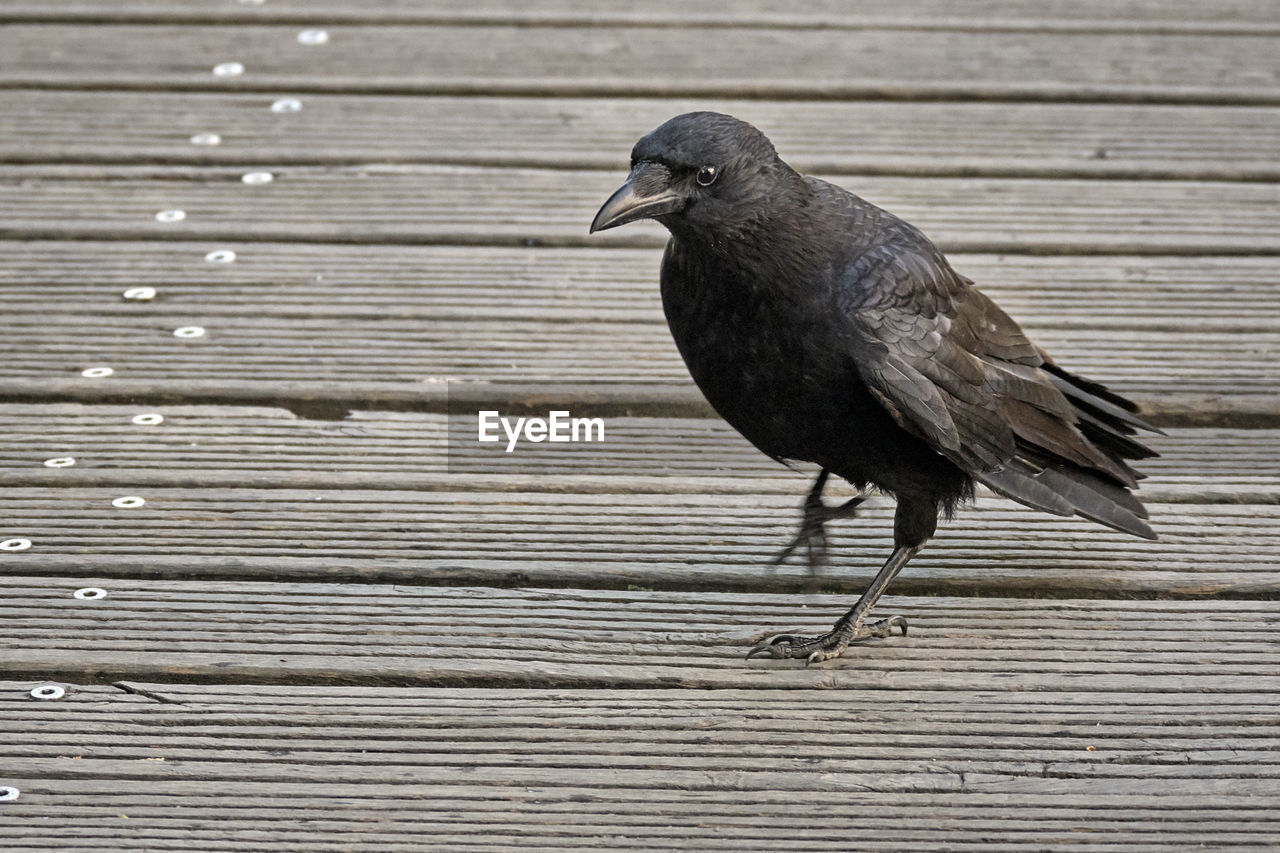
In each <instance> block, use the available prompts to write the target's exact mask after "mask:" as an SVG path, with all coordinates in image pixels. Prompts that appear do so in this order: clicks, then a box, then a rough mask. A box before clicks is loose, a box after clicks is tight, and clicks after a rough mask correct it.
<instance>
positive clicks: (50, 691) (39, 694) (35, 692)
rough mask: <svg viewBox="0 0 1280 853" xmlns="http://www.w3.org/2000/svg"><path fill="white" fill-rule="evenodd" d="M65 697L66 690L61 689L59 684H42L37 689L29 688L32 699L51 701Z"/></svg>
mask: <svg viewBox="0 0 1280 853" xmlns="http://www.w3.org/2000/svg"><path fill="white" fill-rule="evenodd" d="M66 695H67V688H65V687H63V686H62V685H61V684H42V685H40V686H39V687H33V688H31V698H32V699H43V700H46V701H48V700H52V699H61V698H62V697H63V696H66Z"/></svg>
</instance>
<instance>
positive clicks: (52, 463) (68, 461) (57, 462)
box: [44, 456, 76, 468]
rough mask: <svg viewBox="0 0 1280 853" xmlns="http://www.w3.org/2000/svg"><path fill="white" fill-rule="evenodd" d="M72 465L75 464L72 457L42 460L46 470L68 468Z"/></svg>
mask: <svg viewBox="0 0 1280 853" xmlns="http://www.w3.org/2000/svg"><path fill="white" fill-rule="evenodd" d="M74 464H76V459H75V457H74V456H58V457H56V458H54V459H46V460H44V467H46V468H70V467H71V466H72V465H74Z"/></svg>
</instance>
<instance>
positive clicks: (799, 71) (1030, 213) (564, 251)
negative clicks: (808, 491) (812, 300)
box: [0, 0, 1280, 853]
mask: <svg viewBox="0 0 1280 853" xmlns="http://www.w3.org/2000/svg"><path fill="white" fill-rule="evenodd" d="M587 5H588V4H578V3H572V2H568V0H559V2H555V0H545V2H539V3H522V2H516V0H488V2H482V3H475V4H468V5H466V7H465V8H463V6H464V4H457V3H451V2H443V0H434V1H433V2H410V0H383V2H380V3H373V4H362V3H354V2H350V0H310V2H303V0H265V2H261V3H251V2H234V0H211V2H198V3H197V2H186V0H126V2H110V1H109V0H67V2H61V3H56V4H51V3H45V2H28V1H27V0H3V2H0V243H2V246H3V251H4V255H3V261H0V311H2V312H3V316H4V332H3V338H0V354H2V355H3V369H0V484H2V485H3V486H4V490H3V492H2V493H0V542H5V543H10V544H8V545H6V546H4V548H3V550H0V620H2V621H0V679H7V680H0V712H2V713H3V718H4V721H5V723H4V728H5V731H6V733H7V734H6V737H5V738H4V740H3V743H0V839H3V841H2V842H0V847H3V849H4V850H6V851H14V853H37V851H38V852H39V853H49V851H72V853H76V851H86V853H87V851H96V853H102V851H113V850H121V851H123V850H130V851H137V850H158V851H159V850H164V851H188V850H201V851H227V853H231V851H235V852H236V853H239V851H254V853H257V851H263V852H264V853H265V851H297V850H308V851H335V853H336V851H374V850H378V851H387V850H392V851H406V853H414V852H415V851H425V850H468V851H475V853H488V851H498V850H521V851H541V850H546V851H552V850H564V849H582V850H629V851H641V850H658V849H669V850H670V849H674V850H688V849H696V848H705V849H708V850H725V851H750V850H761V851H763V850H768V851H776V850H779V849H806V850H807V849H812V850H849V849H867V850H897V851H920V850H938V851H952V850H974V851H1032V850H1037V851H1038V850H1048V849H1070V850H1081V851H1104V850H1107V851H1128V852H1129V853H1136V851H1148V850H1149V851H1167V850H1186V849H1208V850H1228V849H1230V850H1266V849H1275V848H1276V847H1277V846H1280V817H1277V814H1280V811H1278V809H1280V775H1278V771H1277V768H1278V767H1280V759H1278V758H1277V756H1280V710H1278V708H1277V701H1278V700H1280V645H1278V644H1277V641H1278V640H1280V569H1278V568H1277V561H1278V560H1280V461H1278V460H1280V368H1278V367H1277V359H1278V357H1280V272H1278V270H1280V266H1278V262H1280V257H1278V256H1280V236H1278V235H1280V160H1277V151H1280V9H1277V7H1276V5H1275V3H1274V2H1270V0H1230V2H1225V3H1215V4H1204V3H1198V2H1191V0H1165V2H1156V0H1149V2H1144V1H1143V0H1127V2H1120V3H1114V2H1102V0H1089V2H1081V3H1073V4H1062V3H1057V2H1051V0H975V2H973V3H971V4H965V5H963V6H958V5H957V4H955V3H951V2H944V0H903V2H895V3H881V2H855V3H845V2H836V1H835V0H829V1H828V2H812V3H808V4H803V5H796V4H793V5H792V7H791V8H787V7H785V6H779V4H777V3H773V2H765V0H750V2H744V3H735V4H732V7H731V10H730V7H726V6H725V4H723V3H712V2H710V0H680V2H676V0H662V2H656V3H648V4H635V3H622V2H609V3H599V4H590V5H591V8H583V7H584V6H587ZM317 29H322V30H323V31H324V32H325V34H326V35H327V40H325V39H323V38H317V37H311V38H304V39H303V40H302V41H303V42H305V41H310V42H313V43H311V44H304V43H302V42H300V41H299V38H298V36H299V35H300V33H301V32H302V31H304V30H317ZM226 63H240V64H241V65H242V71H241V72H240V73H237V74H215V73H214V70H213V69H214V68H215V67H216V66H219V65H224V64H226ZM289 99H293V100H295V101H296V102H297V103H296V105H292V106H297V107H299V108H297V109H294V108H291V105H288V104H286V105H285V106H282V107H276V109H274V110H273V105H275V104H278V103H279V102H281V101H288V100H289ZM695 108H702V109H719V110H724V111H728V112H732V113H734V114H737V115H740V116H742V117H744V118H748V119H750V120H752V121H753V122H755V123H756V124H758V125H760V126H761V127H762V128H764V129H765V130H766V132H768V133H769V134H770V136H771V137H772V138H773V139H774V141H775V142H776V143H777V144H778V147H779V148H780V149H781V151H782V153H783V154H784V156H786V157H788V159H790V160H791V161H792V162H793V163H795V164H796V165H798V166H800V167H802V168H804V169H805V170H807V171H812V172H815V173H818V174H822V175H824V176H827V177H829V178H831V179H832V180H835V181H837V182H839V183H841V184H843V185H846V186H848V187H850V188H852V189H854V190H855V191H857V192H859V193H860V194H862V195H864V196H866V197H868V198H870V199H872V200H874V201H876V202H879V203H882V204H884V205H886V206H889V207H891V208H892V209H894V210H895V211H897V212H899V213H901V214H903V215H905V216H907V217H908V218H909V219H911V220H912V221H914V222H916V223H917V224H918V225H920V226H922V227H923V228H924V229H925V230H926V231H927V232H929V233H930V234H931V235H933V236H934V237H935V238H936V239H937V240H938V241H939V242H940V243H941V244H942V245H943V246H944V247H945V248H946V249H947V250H948V252H949V253H950V255H951V257H952V259H953V262H954V264H955V265H956V266H957V267H958V268H959V269H961V270H962V271H963V272H965V273H966V274H968V275H969V276H970V277H972V278H974V279H975V280H977V281H978V282H979V283H980V284H981V285H982V286H983V288H984V289H985V290H986V291H988V292H989V293H991V294H992V295H993V296H995V297H996V298H997V299H998V300H999V301H1000V302H1001V304H1002V305H1004V306H1005V307H1006V308H1007V309H1008V310H1009V311H1010V312H1011V313H1012V314H1014V315H1015V316H1016V317H1017V318H1018V319H1019V320H1020V321H1022V322H1023V324H1024V325H1025V327H1026V328H1027V329H1028V330H1029V331H1030V332H1031V333H1032V334H1033V336H1034V337H1035V338H1036V340H1037V341H1039V342H1041V343H1042V344H1044V345H1045V346H1046V347H1047V348H1048V349H1050V350H1051V351H1052V352H1053V353H1054V354H1055V357H1057V358H1058V359H1059V360H1060V361H1061V362H1062V363H1064V364H1065V365H1067V366H1068V367H1069V368H1071V369H1074V370H1078V371H1079V372H1081V373H1084V374H1086V375H1089V376H1091V377H1093V378H1096V379H1099V380H1103V381H1106V382H1107V383H1109V384H1111V385H1113V386H1114V387H1116V388H1117V389H1118V390H1120V391H1122V392H1124V393H1126V394H1129V395H1131V396H1133V397H1134V398H1135V399H1137V400H1138V401H1140V402H1141V403H1142V404H1143V406H1144V407H1145V408H1146V409H1147V410H1148V411H1149V412H1151V413H1152V416H1153V417H1154V418H1155V419H1156V420H1157V421H1158V422H1159V423H1160V424H1161V425H1162V426H1164V427H1165V428H1166V429H1167V431H1168V435H1167V436H1162V437H1158V438H1156V439H1155V440H1153V442H1152V444H1153V446H1155V447H1157V449H1159V450H1160V452H1161V453H1162V454H1163V455H1162V457H1161V458H1160V459H1157V460H1152V461H1151V462H1150V463H1149V464H1148V465H1146V466H1144V470H1146V471H1147V472H1148V473H1150V475H1151V476H1150V478H1149V479H1148V480H1146V481H1144V484H1143V490H1142V491H1143V496H1144V498H1145V499H1146V501H1147V503H1148V506H1149V507H1150V509H1151V512H1152V523H1153V526H1154V527H1155V529H1156V530H1157V531H1158V532H1159V533H1160V536H1161V539H1160V541H1159V542H1155V543H1150V542H1145V541H1141V540H1137V539H1133V538H1130V537H1125V536H1122V535H1120V534H1117V533H1113V532H1111V531H1108V530H1104V529H1101V528H1098V527H1096V526H1091V525H1089V524H1088V523H1086V522H1083V521H1079V520H1070V519H1058V518H1052V517H1048V516H1043V515H1039V514H1036V513H1032V512H1030V511H1026V510H1023V509H1021V508H1018V507H1015V506H1013V505H1011V504H1010V503H1008V502H1007V501H1002V500H999V499H996V498H994V497H992V496H990V495H987V494H983V495H980V496H979V499H978V501H977V502H976V505H975V506H974V507H972V508H969V509H965V510H964V511H962V512H961V513H960V514H959V515H958V516H957V518H956V519H955V520H954V521H952V522H951V523H950V524H948V525H946V526H945V527H944V528H943V530H942V531H941V532H940V534H939V536H938V537H937V539H936V540H935V541H934V543H933V544H932V545H931V546H930V547H929V548H928V549H927V550H926V551H925V552H924V553H922V554H921V556H920V557H919V558H917V560H916V561H915V562H914V563H913V564H912V566H911V567H910V568H909V569H908V570H907V572H906V573H905V574H904V576H902V577H901V578H900V579H899V581H898V582H897V583H896V584H895V586H894V587H893V589H892V590H891V592H892V593H894V594H893V595H891V596H890V597H888V598H886V599H885V601H884V603H883V606H882V607H881V610H882V611H884V612H886V613H887V612H890V611H891V610H893V611H896V612H901V613H903V614H905V615H906V616H907V617H908V619H909V620H910V621H911V626H912V630H911V633H910V635H909V636H908V637H905V638H901V637H898V638H894V639H893V640H890V641H885V642H878V643H872V644H868V645H865V646H863V647H859V648H858V649H856V653H852V654H850V655H849V656H848V657H847V658H845V659H841V660H838V661H834V662H830V663H828V664H824V665H822V666H817V667H812V668H809V669H805V668H802V667H799V666H797V665H794V664H791V663H775V662H761V661H753V662H750V663H747V662H744V661H743V659H742V655H743V653H744V651H745V649H746V648H747V647H748V646H749V645H750V644H751V643H753V642H756V641H758V640H759V639H761V638H762V637H765V636H768V635H770V634H772V633H777V632H781V631H792V630H796V629H804V630H814V631H818V630H822V629H824V628H825V627H827V626H828V625H829V623H830V622H831V620H832V619H833V618H834V617H835V616H836V615H838V614H839V613H841V612H843V610H844V608H845V607H847V605H848V603H849V601H850V598H851V597H852V596H854V595H856V594H857V592H858V591H859V590H860V589H861V587H862V585H863V584H865V582H866V581H867V579H868V578H869V576H870V575H871V573H872V572H873V571H874V569H875V568H876V567H877V566H878V565H879V562H880V561H881V560H882V559H883V557H884V555H885V553H886V552H887V549H888V545H889V539H888V535H889V519H890V516H891V511H892V510H891V505H890V504H889V503H888V502H887V501H874V502H872V503H871V504H870V506H869V509H868V510H867V511H866V512H865V513H864V514H863V515H862V516H861V517H860V518H859V520H858V521H857V522H852V523H845V524H843V525H841V526H839V527H838V528H837V529H836V530H835V531H833V532H834V541H833V544H834V549H835V552H834V553H835V560H834V565H833V566H832V568H831V570H830V571H829V572H828V573H827V574H826V575H824V576H822V577H820V578H817V579H812V578H810V577H809V576H808V575H807V573H806V572H804V571H803V570H801V569H800V568H799V567H797V566H786V567H782V568H780V569H777V570H774V571H770V570H768V569H767V568H766V564H767V561H768V559H769V557H770V556H771V555H772V554H773V553H774V552H776V550H777V549H778V548H779V547H780V546H781V545H782V544H783V543H785V541H786V540H787V538H788V537H789V535H790V533H791V531H792V528H793V525H794V523H795V521H796V507H797V505H798V503H799V500H800V497H801V496H802V494H803V492H804V490H805V488H806V479H805V476H804V473H805V472H803V471H801V472H795V471H789V470H786V469H783V468H780V467H778V466H775V465H773V464H772V463H771V462H769V461H768V460H767V459H764V458H762V457H761V456H760V455H759V454H758V453H756V452H755V451H754V450H752V449H751V448H750V447H748V446H747V445H746V444H745V442H744V441H743V440H742V439H741V438H739V437H738V436H737V435H736V434H735V433H734V432H733V431H732V430H731V429H729V428H728V427H727V426H726V425H724V424H723V423H722V422H720V421H719V420H718V419H716V418H714V417H713V416H711V414H710V412H709V411H708V409H707V407H706V405H705V403H703V402H702V400H701V398H700V396H699V395H698V394H697V392H696V389H693V388H691V387H690V385H689V383H688V380H687V375H686V373H685V371H684V368H683V366H682V365H681V362H680V360H679V356H678V354H677V353H676V352H675V349H674V347H673V345H672V344H671V342H670V340H669V337H668V334H667V332H666V328H665V323H664V322H663V319H662V316H661V309H660V306H659V304H658V299H657V290H656V268H657V260H658V252H657V247H658V246H660V245H661V243H662V239H663V234H662V232H661V230H660V229H658V228H657V227H656V226H652V227H649V226H634V227H631V228H628V229H623V230H621V231H617V232H609V233H607V234H603V235H597V236H595V237H588V236H587V234H586V227H587V224H588V223H589V221H590V219H591V216H592V215H593V214H594V212H595V209H596V207H597V206H598V205H599V203H600V202H601V201H602V200H603V199H604V197H605V196H606V194H607V192H608V191H609V190H610V189H612V188H613V187H614V186H616V184H617V183H618V182H619V181H620V180H621V177H622V174H623V170H624V167H625V165H626V160H627V153H628V151H629V149H630V146H631V144H632V143H633V142H634V140H635V139H636V137H638V136H639V135H640V134H641V133H643V132H645V131H646V130H648V129H650V128H651V127H653V126H654V125H655V124H657V123H658V122H660V121H661V120H663V119H664V118H666V117H668V116H670V115H673V114H675V113H678V112H682V111H685V110H688V109H695ZM208 134H216V135H217V144H208V143H209V142H211V141H212V139H211V137H209V136H208ZM193 140H194V141H193ZM246 173H266V174H269V175H270V180H269V181H263V180H262V179H258V180H259V181H261V182H258V183H252V182H249V183H246V182H245V181H244V180H243V176H244V175H245V174H246ZM251 180H252V179H251ZM162 211H182V213H183V216H182V217H181V218H178V217H176V216H169V217H168V218H169V219H170V220H172V221H161V220H158V219H157V214H158V213H161V212H162ZM135 288H151V289H153V290H154V291H155V296H154V298H152V299H150V300H137V299H126V298H123V297H122V294H123V292H124V291H126V290H131V289H135ZM194 326H198V327H200V328H202V329H203V334H201V335H198V336H193V337H179V336H175V335H174V331H175V330H177V329H180V328H183V327H194ZM95 367H98V368H102V367H109V368H111V369H112V373H111V375H109V376H99V377H93V376H85V375H83V374H82V372H83V371H85V370H86V369H90V368H95ZM531 395H532V396H533V397H535V398H541V397H545V398H546V399H554V400H557V401H560V402H563V403H566V404H568V405H570V406H572V407H573V408H574V410H575V414H577V413H579V412H581V413H584V414H589V413H593V412H594V413H599V414H600V415H601V416H602V417H605V419H606V421H607V423H608V425H609V429H610V435H609V441H608V442H607V443H606V444H605V445H603V446H602V447H590V446H574V447H572V448H570V449H569V450H566V451H563V452H560V451H559V450H557V452H555V453H550V452H542V453H529V454H521V455H517V456H516V457H514V458H512V459H498V457H495V456H494V455H492V454H486V453H481V452H478V451H477V450H475V448H474V447H467V446H464V445H460V444H458V443H457V442H456V441H455V442H453V443H452V444H451V443H450V441H449V438H448V437H449V429H448V427H449V423H448V418H447V412H448V411H449V403H450V400H451V399H452V400H453V401H454V403H455V404H456V403H457V402H458V401H459V400H462V401H463V402H465V403H467V404H470V405H472V406H473V407H479V406H482V405H483V406H486V407H495V408H501V407H507V406H520V405H527V404H529V400H530V398H531ZM455 411H456V410H455ZM139 415H161V416H162V418H163V420H162V422H160V423H154V422H148V419H147V418H143V419H142V420H141V422H137V421H136V420H135V418H137V417H138V416H139ZM152 420H154V419H152ZM59 459H73V460H74V462H73V463H72V464H67V463H60V462H53V464H47V463H48V462H49V461H50V460H59ZM121 497H137V498H141V499H142V500H143V501H144V503H143V504H142V505H140V506H135V507H128V506H126V507H119V506H116V505H113V501H115V500H116V499H118V498H121ZM24 542H29V543H30V545H29V547H24V546H23V544H22V543H24ZM86 589H98V590H101V591H102V592H103V593H105V595H102V596H100V597H97V598H94V597H88V598H85V597H77V596H76V593H77V592H78V591H81V590H86ZM55 683H56V684H59V685H61V686H62V687H64V688H65V691H66V692H65V695H64V696H62V697H61V698H56V699H38V698H35V697H34V696H33V694H32V692H31V691H32V690H33V689H36V688H39V687H42V686H46V685H51V684H55ZM10 789H13V790H16V791H17V792H18V793H17V796H16V798H7V799H6V798H5V797H6V794H8V793H9V791H10Z"/></svg>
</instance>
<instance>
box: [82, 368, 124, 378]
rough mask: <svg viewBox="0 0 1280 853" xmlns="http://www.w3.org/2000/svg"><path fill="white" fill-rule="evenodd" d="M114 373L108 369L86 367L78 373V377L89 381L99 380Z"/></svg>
mask: <svg viewBox="0 0 1280 853" xmlns="http://www.w3.org/2000/svg"><path fill="white" fill-rule="evenodd" d="M113 373H115V370H113V369H112V368H110V367H86V368H85V369H84V370H82V371H80V375H81V376H84V377H87V378H89V379H101V378H102V377H103V376H110V375H111V374H113Z"/></svg>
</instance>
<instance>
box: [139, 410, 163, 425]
mask: <svg viewBox="0 0 1280 853" xmlns="http://www.w3.org/2000/svg"><path fill="white" fill-rule="evenodd" d="M133 422H134V423H135V424H137V425H138V426H158V425H160V424H162V423H164V415H161V414H158V413H156V412H148V413H147V414H145V415H134V416H133Z"/></svg>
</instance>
